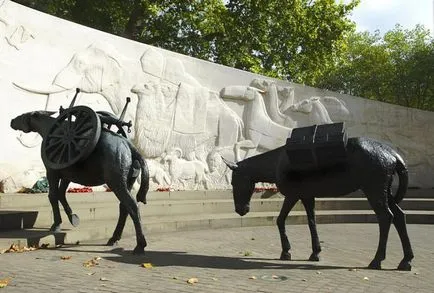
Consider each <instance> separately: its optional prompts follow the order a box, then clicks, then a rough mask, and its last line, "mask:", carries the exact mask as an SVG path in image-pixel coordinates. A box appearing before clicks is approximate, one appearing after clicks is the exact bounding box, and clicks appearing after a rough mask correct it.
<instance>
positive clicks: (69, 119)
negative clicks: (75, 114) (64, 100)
mask: <svg viewBox="0 0 434 293" xmlns="http://www.w3.org/2000/svg"><path fill="white" fill-rule="evenodd" d="M66 121H67V123H66V125H67V126H66V132H67V133H69V132H70V131H71V129H72V114H71V113H68V117H67V118H66Z"/></svg>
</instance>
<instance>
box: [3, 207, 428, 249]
mask: <svg viewBox="0 0 434 293" xmlns="http://www.w3.org/2000/svg"><path fill="white" fill-rule="evenodd" d="M277 216H278V212H251V213H249V214H247V215H246V216H244V217H240V216H238V215H237V214H236V213H224V214H212V215H205V214H202V215H201V214H195V215H179V216H170V217H169V216H167V217H162V216H153V217H142V226H143V227H144V231H145V234H147V233H158V232H170V231H185V230H199V229H206V230H209V229H216V228H230V227H250V226H275V224H276V219H277ZM406 217H407V223H408V224H434V212H433V211H407V212H406ZM316 220H317V223H318V224H327V223H376V222H377V219H376V216H375V214H374V213H373V212H372V211H371V210H356V211H354V210H351V211H349V210H338V211H337V210H335V211H317V215H316ZM286 222H287V224H306V223H307V218H306V214H305V212H304V211H292V212H291V213H290V215H289V217H288V219H287V221H286ZM115 226H116V220H115V219H112V220H105V221H90V222H87V223H83V224H82V225H80V226H79V227H76V228H74V227H72V226H71V225H69V223H65V224H64V225H63V230H62V232H61V233H55V234H53V233H50V232H48V231H47V230H48V226H47V227H43V228H35V229H29V230H21V231H5V232H0V249H1V248H7V247H9V246H10V245H11V244H12V243H16V244H17V243H20V244H21V245H34V244H39V245H41V244H43V243H49V244H51V245H54V244H56V243H71V244H74V243H77V242H85V241H89V240H99V239H101V241H102V242H105V241H107V240H108V239H109V238H110V236H111V235H112V233H113V230H114V228H115ZM123 235H124V236H132V235H135V232H134V228H133V225H132V221H131V220H130V219H129V220H128V221H127V224H126V227H125V230H124V233H123Z"/></svg>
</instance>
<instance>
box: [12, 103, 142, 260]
mask: <svg viewBox="0 0 434 293" xmlns="http://www.w3.org/2000/svg"><path fill="white" fill-rule="evenodd" d="M80 107H81V106H80ZM54 113H55V112H49V111H34V112H29V113H24V114H22V115H20V116H17V117H16V118H14V119H12V121H11V127H12V128H13V129H15V130H21V131H23V132H26V133H27V132H37V133H39V134H40V135H41V136H42V138H43V142H44V140H45V139H46V137H47V132H48V131H49V129H51V128H52V126H53V123H56V121H57V120H56V118H53V117H50V116H51V115H53V114H54ZM103 121H104V120H103ZM65 123H70V122H63V124H62V126H65V125H64V124H65ZM77 124H79V122H77V121H76V122H71V125H67V127H71V128H68V129H70V131H71V132H73V130H71V129H74V127H78V126H77ZM62 139H66V140H68V139H69V136H65V137H63V138H62ZM67 143H69V144H71V142H70V141H67ZM66 155H68V153H67V154H66ZM44 164H45V162H44ZM46 171H47V179H48V182H49V193H48V197H49V200H50V204H51V206H52V209H53V215H54V223H53V225H52V226H51V228H50V230H51V231H60V225H61V223H62V219H61V216H60V210H59V201H60V202H61V203H62V205H63V207H64V210H65V212H66V214H67V215H68V218H69V220H70V222H71V224H72V225H74V226H76V225H78V223H79V219H78V217H77V216H76V215H75V214H73V213H72V210H71V208H70V206H69V204H68V202H67V200H66V197H65V192H66V190H67V188H68V185H69V183H70V182H76V183H79V184H82V185H87V186H96V185H101V184H104V183H106V184H107V185H108V187H109V188H110V189H111V190H112V191H113V192H114V194H115V195H116V197H117V198H118V199H119V201H120V203H119V219H118V223H117V225H116V228H115V230H114V232H113V236H112V237H111V238H110V239H109V241H108V243H107V245H113V244H114V243H115V242H117V241H118V240H120V238H121V235H122V232H123V229H124V226H125V221H126V218H127V216H128V214H129V215H130V216H131V218H132V220H133V222H134V227H135V230H136V240H137V245H136V247H135V248H134V253H143V252H144V248H145V247H146V240H145V237H144V235H143V231H142V226H141V221H140V213H139V209H138V205H137V202H139V201H141V202H143V203H145V204H146V194H147V192H148V189H149V173H148V168H147V165H146V162H145V161H144V159H143V158H142V156H141V155H140V154H139V152H138V151H137V149H136V148H135V147H134V146H133V145H132V144H131V143H130V142H129V141H128V139H126V138H125V137H123V136H122V135H119V134H116V133H114V132H112V131H110V130H108V129H105V128H102V129H101V134H100V136H99V139H98V141H97V143H96V146H95V148H94V150H93V151H92V152H91V153H90V154H89V156H88V157H87V158H86V159H85V160H83V161H80V162H77V163H75V164H73V165H72V166H69V167H66V168H62V169H53V168H50V167H47V166H46ZM139 172H140V173H141V185H140V188H139V191H138V193H137V195H136V200H137V202H136V200H134V198H133V197H132V196H131V193H130V191H131V189H132V186H133V184H134V182H135V180H136V178H137V177H138V175H139Z"/></svg>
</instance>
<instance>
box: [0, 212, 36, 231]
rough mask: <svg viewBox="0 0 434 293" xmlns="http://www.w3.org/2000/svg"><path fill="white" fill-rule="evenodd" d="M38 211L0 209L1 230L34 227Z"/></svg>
mask: <svg viewBox="0 0 434 293" xmlns="http://www.w3.org/2000/svg"><path fill="white" fill-rule="evenodd" d="M37 216H38V212H37V211H12V210H0V231H5V230H14V229H28V228H32V227H33V225H34V224H35V222H36V218H37Z"/></svg>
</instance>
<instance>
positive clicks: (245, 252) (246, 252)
mask: <svg viewBox="0 0 434 293" xmlns="http://www.w3.org/2000/svg"><path fill="white" fill-rule="evenodd" d="M251 255H252V253H251V252H250V251H244V256H251Z"/></svg>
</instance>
